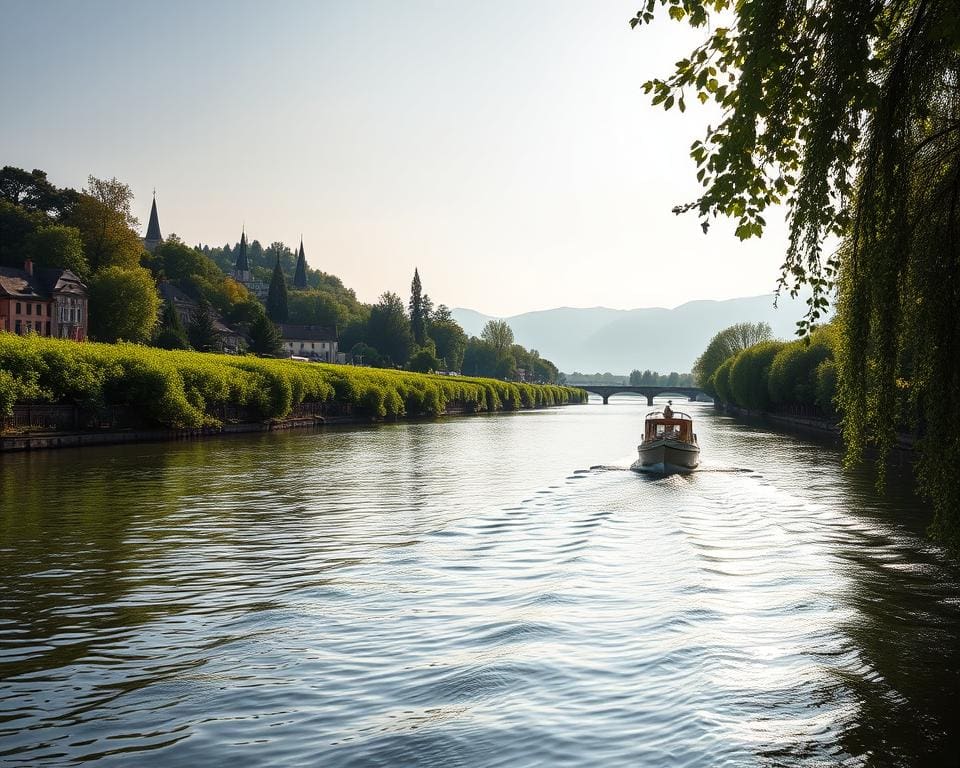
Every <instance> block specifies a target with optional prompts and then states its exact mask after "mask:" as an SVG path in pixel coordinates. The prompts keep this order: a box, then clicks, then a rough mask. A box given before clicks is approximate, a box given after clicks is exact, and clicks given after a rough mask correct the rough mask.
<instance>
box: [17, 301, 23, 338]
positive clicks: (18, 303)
mask: <svg viewBox="0 0 960 768" xmlns="http://www.w3.org/2000/svg"><path fill="white" fill-rule="evenodd" d="M21 312H23V310H22V309H21V308H20V302H19V301H18V302H17V314H18V315H19V314H20V313H21ZM18 333H19V331H18Z"/></svg>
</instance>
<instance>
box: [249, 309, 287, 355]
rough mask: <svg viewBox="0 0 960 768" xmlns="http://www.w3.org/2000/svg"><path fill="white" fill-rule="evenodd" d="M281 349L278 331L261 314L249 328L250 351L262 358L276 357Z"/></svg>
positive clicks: (281, 341) (281, 344)
mask: <svg viewBox="0 0 960 768" xmlns="http://www.w3.org/2000/svg"><path fill="white" fill-rule="evenodd" d="M282 348H283V339H282V337H281V336H280V329H279V328H277V326H275V325H274V324H273V323H272V322H270V319H269V318H268V317H267V316H266V315H265V314H263V313H261V314H260V316H259V317H257V319H256V320H254V321H253V324H252V325H251V326H250V351H251V352H254V353H255V354H258V355H263V356H264V357H277V356H278V355H279V354H280V352H281V351H282Z"/></svg>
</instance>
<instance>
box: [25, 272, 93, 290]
mask: <svg viewBox="0 0 960 768" xmlns="http://www.w3.org/2000/svg"><path fill="white" fill-rule="evenodd" d="M37 274H39V276H40V279H41V280H42V281H43V284H44V285H45V286H46V288H47V290H48V291H50V292H51V293H54V294H57V293H77V294H82V295H84V296H86V294H87V286H86V285H85V284H84V282H83V281H82V280H81V279H80V278H79V277H77V275H76V273H75V272H73V271H72V270H69V269H61V268H59V267H58V268H47V269H39V270H37Z"/></svg>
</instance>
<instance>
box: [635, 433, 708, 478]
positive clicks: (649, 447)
mask: <svg viewBox="0 0 960 768" xmlns="http://www.w3.org/2000/svg"><path fill="white" fill-rule="evenodd" d="M637 450H638V451H639V453H640V458H639V459H637V461H636V463H635V464H634V465H633V466H634V468H635V469H640V470H643V471H644V472H662V473H668V472H692V471H693V470H695V469H696V468H697V466H698V465H699V464H700V447H699V446H698V445H696V444H692V443H684V442H681V441H679V440H663V439H661V440H650V441H646V442H643V443H641V444H640V445H639V446H638V449H637Z"/></svg>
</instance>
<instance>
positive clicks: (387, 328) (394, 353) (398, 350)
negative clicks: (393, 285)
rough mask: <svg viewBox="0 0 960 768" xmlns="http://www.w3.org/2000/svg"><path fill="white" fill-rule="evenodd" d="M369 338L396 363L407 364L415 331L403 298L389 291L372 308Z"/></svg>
mask: <svg viewBox="0 0 960 768" xmlns="http://www.w3.org/2000/svg"><path fill="white" fill-rule="evenodd" d="M367 340H368V342H369V344H370V346H372V347H376V349H377V351H378V352H379V353H380V354H381V355H382V356H383V357H384V358H386V359H387V360H388V361H389V362H390V363H392V364H394V365H406V363H407V360H408V359H409V358H410V352H411V351H412V349H413V333H411V331H410V321H409V320H408V319H407V313H406V309H405V308H404V306H403V300H402V299H401V298H400V297H399V296H397V294H395V293H392V292H390V291H387V292H386V293H384V294H382V295H381V296H380V300H379V301H378V302H377V303H376V304H374V305H373V307H372V308H371V310H370V321H369V322H368V323H367Z"/></svg>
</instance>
